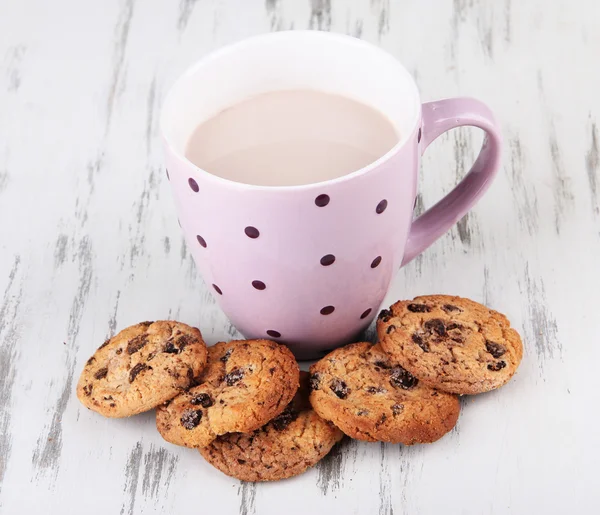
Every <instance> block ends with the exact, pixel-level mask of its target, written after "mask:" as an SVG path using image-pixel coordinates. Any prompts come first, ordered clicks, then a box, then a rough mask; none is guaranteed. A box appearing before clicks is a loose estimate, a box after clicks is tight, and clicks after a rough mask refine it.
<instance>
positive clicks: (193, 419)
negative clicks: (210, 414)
mask: <svg viewBox="0 0 600 515" xmlns="http://www.w3.org/2000/svg"><path fill="white" fill-rule="evenodd" d="M201 420H202V410H193V409H188V410H185V411H184V412H183V415H181V425H182V426H183V427H185V428H186V429H187V430H188V431H189V430H191V429H194V428H195V427H197V426H198V424H199V423H200V421H201Z"/></svg>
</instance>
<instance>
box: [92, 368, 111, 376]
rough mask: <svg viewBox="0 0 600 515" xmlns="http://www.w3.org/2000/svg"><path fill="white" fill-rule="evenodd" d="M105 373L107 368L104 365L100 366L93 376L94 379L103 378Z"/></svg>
mask: <svg viewBox="0 0 600 515" xmlns="http://www.w3.org/2000/svg"><path fill="white" fill-rule="evenodd" d="M106 374H108V368H106V367H104V368H101V369H100V370H98V371H97V372H96V373H95V374H94V377H95V378H96V379H104V378H105V377H106Z"/></svg>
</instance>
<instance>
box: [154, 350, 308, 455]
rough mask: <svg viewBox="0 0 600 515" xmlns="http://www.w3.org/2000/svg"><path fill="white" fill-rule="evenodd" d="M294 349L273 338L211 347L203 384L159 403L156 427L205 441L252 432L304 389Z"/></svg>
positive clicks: (177, 438) (167, 435)
mask: <svg viewBox="0 0 600 515" xmlns="http://www.w3.org/2000/svg"><path fill="white" fill-rule="evenodd" d="M298 378H299V368H298V364H297V363H296V359H295V358H294V355H293V354H292V353H291V351H290V350H289V349H288V348H287V347H286V346H284V345H280V344H278V343H275V342H272V341H269V340H237V341H231V342H221V343H217V344H216V345H214V346H212V347H209V348H208V364H207V366H206V369H205V370H204V372H203V373H202V375H201V377H200V378H199V381H198V383H199V384H198V386H194V387H193V388H190V389H189V390H188V391H186V392H183V393H181V394H180V395H178V396H177V397H175V398H174V399H173V400H172V401H170V402H168V403H166V404H164V405H162V406H159V407H158V408H157V409H156V427H157V428H158V431H159V432H160V434H161V435H162V437H163V438H164V439H165V440H167V441H169V442H171V443H174V444H176V445H183V446H185V447H196V448H200V447H205V446H206V445H208V444H209V443H211V442H212V441H213V440H214V439H215V438H216V437H217V436H219V435H222V434H225V433H233V432H240V433H247V432H250V431H254V430H255V429H258V428H260V427H261V426H263V425H264V424H266V423H267V422H268V421H269V420H271V419H272V418H274V417H276V416H277V415H279V414H280V413H281V412H282V411H283V410H284V409H285V407H286V406H287V405H288V403H289V402H290V401H291V400H292V398H293V397H294V395H295V393H296V392H297V390H298V380H299V379H298Z"/></svg>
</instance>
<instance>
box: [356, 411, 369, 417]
mask: <svg viewBox="0 0 600 515" xmlns="http://www.w3.org/2000/svg"><path fill="white" fill-rule="evenodd" d="M356 414H357V415H358V416H359V417H364V416H365V415H368V414H369V410H366V409H361V410H358V411H357V412H356Z"/></svg>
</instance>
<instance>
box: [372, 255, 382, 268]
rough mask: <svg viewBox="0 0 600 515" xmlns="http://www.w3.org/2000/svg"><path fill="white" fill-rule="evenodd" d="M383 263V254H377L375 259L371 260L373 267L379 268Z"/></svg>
mask: <svg viewBox="0 0 600 515" xmlns="http://www.w3.org/2000/svg"><path fill="white" fill-rule="evenodd" d="M379 263H381V256H377V257H376V258H375V259H374V260H373V261H371V268H377V267H378V266H379Z"/></svg>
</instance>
